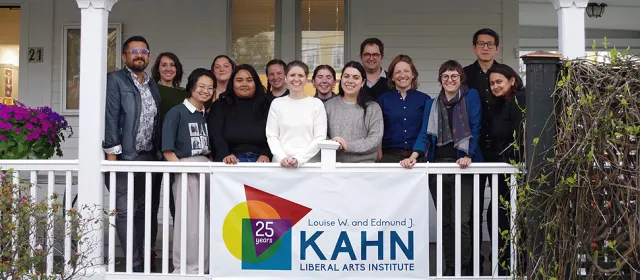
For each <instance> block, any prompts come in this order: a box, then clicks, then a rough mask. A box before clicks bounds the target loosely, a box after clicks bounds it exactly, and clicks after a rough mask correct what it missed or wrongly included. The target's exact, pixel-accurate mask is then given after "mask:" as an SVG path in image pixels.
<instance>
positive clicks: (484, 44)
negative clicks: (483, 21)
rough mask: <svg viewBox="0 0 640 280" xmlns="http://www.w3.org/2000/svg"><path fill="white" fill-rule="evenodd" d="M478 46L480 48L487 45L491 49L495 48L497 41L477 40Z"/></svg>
mask: <svg viewBox="0 0 640 280" xmlns="http://www.w3.org/2000/svg"><path fill="white" fill-rule="evenodd" d="M476 46H478V47H479V48H484V47H487V48H489V49H493V48H495V47H496V43H494V42H482V41H478V42H476Z"/></svg>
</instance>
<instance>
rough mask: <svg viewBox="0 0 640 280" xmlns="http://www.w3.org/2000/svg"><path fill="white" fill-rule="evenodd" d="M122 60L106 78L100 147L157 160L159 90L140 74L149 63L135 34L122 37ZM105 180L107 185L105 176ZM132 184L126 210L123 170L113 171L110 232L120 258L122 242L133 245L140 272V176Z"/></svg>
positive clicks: (116, 154) (113, 156)
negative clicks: (115, 235) (130, 228)
mask: <svg viewBox="0 0 640 280" xmlns="http://www.w3.org/2000/svg"><path fill="white" fill-rule="evenodd" d="M122 61H123V62H124V64H125V66H126V67H124V68H123V69H121V70H118V71H114V72H111V73H109V74H108V76H107V98H106V106H105V131H104V142H103V144H102V147H103V149H104V152H105V153H106V157H107V160H129V161H155V160H158V159H159V152H158V151H159V144H160V142H159V140H160V134H159V133H160V116H159V113H158V108H159V106H160V91H159V89H158V86H157V84H156V82H155V81H153V79H152V78H151V77H150V76H149V75H148V74H147V73H145V72H144V70H145V69H146V68H147V66H148V65H149V44H148V43H147V40H146V39H145V38H144V37H141V36H133V37H131V38H129V39H127V41H125V42H124V44H123V46H122ZM152 177H153V176H152ZM105 179H106V180H105V182H106V183H107V187H109V186H110V185H109V182H108V179H109V176H108V174H107V176H106V178H105ZM133 184H134V189H133V191H134V195H133V199H134V208H133V209H127V193H128V189H127V173H122V172H120V173H116V183H115V186H116V189H115V192H116V212H117V214H116V231H117V233H118V239H120V244H121V248H122V250H123V253H125V256H126V251H127V246H128V245H131V246H132V247H133V256H132V263H133V271H134V272H142V271H143V264H144V262H143V257H144V253H143V245H144V242H143V241H144V236H145V233H144V209H145V207H144V201H145V195H144V194H145V174H144V173H135V174H134V178H133ZM110 191H114V190H110ZM127 211H134V222H133V233H132V234H133V242H132V244H127ZM156 211H157V210H156ZM156 215H157V214H156ZM152 216H153V215H152ZM151 222H152V223H154V222H155V224H156V226H155V227H153V226H152V228H155V230H156V231H157V219H152V221H151ZM151 236H152V238H155V236H156V233H155V232H152V233H151ZM152 263H153V262H152Z"/></svg>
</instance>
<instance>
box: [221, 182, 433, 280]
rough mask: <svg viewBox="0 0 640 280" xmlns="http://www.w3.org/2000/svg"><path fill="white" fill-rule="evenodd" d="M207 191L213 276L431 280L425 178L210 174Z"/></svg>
mask: <svg viewBox="0 0 640 280" xmlns="http://www.w3.org/2000/svg"><path fill="white" fill-rule="evenodd" d="M211 183H212V187H213V192H214V193H215V195H214V199H213V200H212V201H211V207H213V212H214V213H215V215H214V216H213V217H212V221H213V223H214V225H213V228H215V229H221V230H217V231H215V232H212V233H211V238H212V242H213V243H214V248H216V250H214V251H213V252H212V258H213V267H211V273H212V276H214V277H232V278H235V277H238V278H243V277H273V278H277V279H279V278H295V279H303V278H319V279H336V278H349V279H372V278H387V279H425V278H427V277H428V275H427V266H428V265H429V262H428V259H427V254H428V250H429V236H428V234H427V229H428V227H429V225H428V223H427V209H428V207H429V206H430V204H431V202H430V195H429V188H428V186H427V175H426V174H421V173H398V172H389V173H385V172H383V171H381V172H378V173H365V172H363V173H355V172H354V173H339V172H336V173H302V172H277V173H214V176H213V181H212V182H211ZM434 257H435V256H434Z"/></svg>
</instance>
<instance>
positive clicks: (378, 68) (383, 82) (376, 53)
mask: <svg viewBox="0 0 640 280" xmlns="http://www.w3.org/2000/svg"><path fill="white" fill-rule="evenodd" d="M383 58H384V44H382V41H380V39H378V38H369V39H366V40H364V41H363V42H362V44H360V62H362V66H364V70H365V71H366V72H367V93H369V96H370V97H371V100H374V101H375V100H378V97H380V95H382V94H383V93H385V92H387V91H389V87H388V85H387V72H386V71H384V70H382V65H381V63H382V59H383Z"/></svg>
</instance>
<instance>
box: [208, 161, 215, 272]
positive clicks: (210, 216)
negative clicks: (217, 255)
mask: <svg viewBox="0 0 640 280" xmlns="http://www.w3.org/2000/svg"><path fill="white" fill-rule="evenodd" d="M213 176H214V175H213V173H211V174H210V175H209V203H212V202H213V196H214V195H215V194H214V191H213ZM213 214H214V211H213V207H212V206H211V204H210V205H209V234H212V233H214V232H215V231H214V230H215V228H214V227H215V223H214V222H213V217H214V215H213ZM213 246H214V242H211V240H210V241H209V273H211V270H213V265H214V263H213V252H215V251H214V250H215V249H214V248H213Z"/></svg>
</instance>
